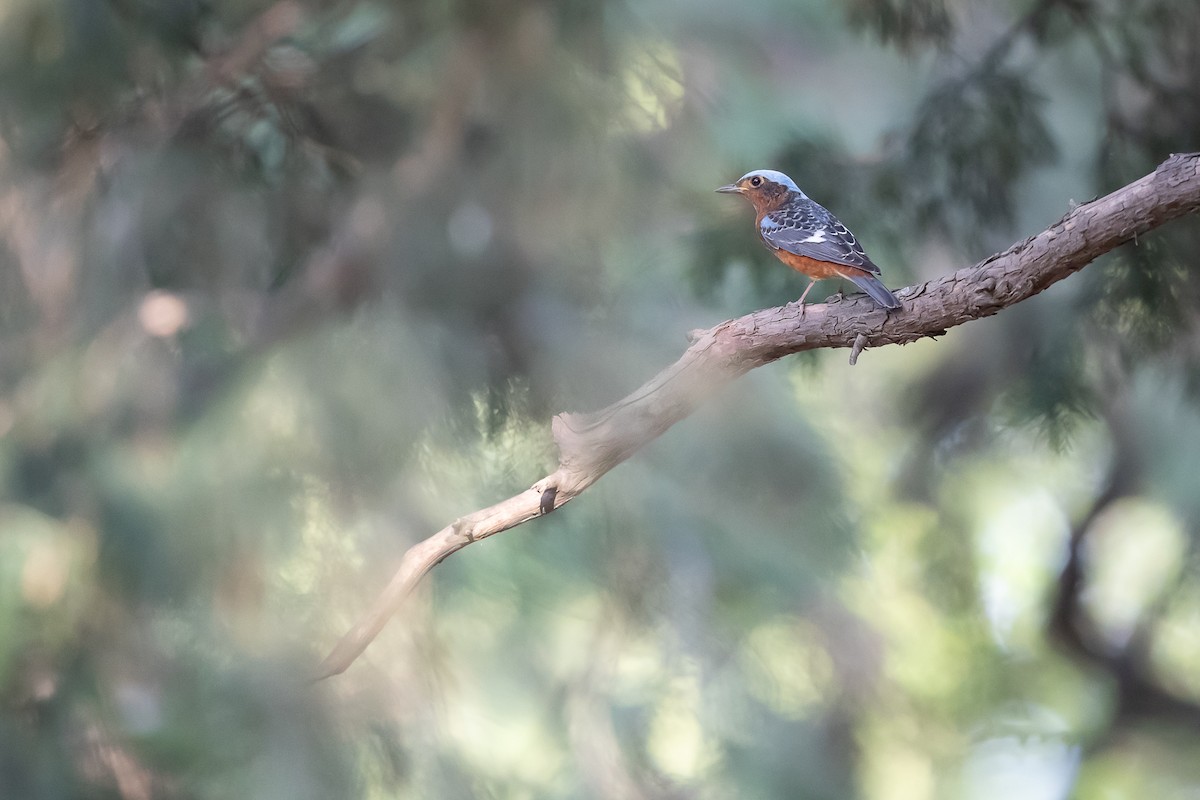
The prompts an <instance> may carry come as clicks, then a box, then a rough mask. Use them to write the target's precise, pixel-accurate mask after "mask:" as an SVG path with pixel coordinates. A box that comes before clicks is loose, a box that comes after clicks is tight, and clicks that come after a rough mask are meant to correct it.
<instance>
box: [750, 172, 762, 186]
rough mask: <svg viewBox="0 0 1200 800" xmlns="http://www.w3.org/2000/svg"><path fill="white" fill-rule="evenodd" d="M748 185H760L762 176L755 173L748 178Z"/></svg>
mask: <svg viewBox="0 0 1200 800" xmlns="http://www.w3.org/2000/svg"><path fill="white" fill-rule="evenodd" d="M750 185H751V186H754V187H758V186H762V176H761V175H755V176H754V177H753V178H751V179H750Z"/></svg>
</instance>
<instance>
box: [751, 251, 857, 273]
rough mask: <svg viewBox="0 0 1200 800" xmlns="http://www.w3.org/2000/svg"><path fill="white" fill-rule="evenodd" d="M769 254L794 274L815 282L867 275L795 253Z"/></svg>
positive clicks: (847, 267) (777, 252)
mask: <svg viewBox="0 0 1200 800" xmlns="http://www.w3.org/2000/svg"><path fill="white" fill-rule="evenodd" d="M771 252H773V253H774V254H775V257H776V258H778V259H779V260H780V261H782V262H783V263H785V264H787V265H788V266H789V267H791V268H792V269H794V270H796V272H799V273H801V274H804V275H807V276H808V277H810V278H812V279H813V280H816V281H819V280H823V279H825V278H848V277H850V276H851V275H855V274H864V275H865V274H867V271H866V270H863V269H859V268H857V267H849V266H846V265H845V264H834V263H833V262H832V261H819V260H817V259H815V258H809V257H808V256H798V255H796V254H795V253H789V252H788V251H787V250H775V249H772V251H771Z"/></svg>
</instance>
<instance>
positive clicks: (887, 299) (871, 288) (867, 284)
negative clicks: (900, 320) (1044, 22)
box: [849, 272, 900, 309]
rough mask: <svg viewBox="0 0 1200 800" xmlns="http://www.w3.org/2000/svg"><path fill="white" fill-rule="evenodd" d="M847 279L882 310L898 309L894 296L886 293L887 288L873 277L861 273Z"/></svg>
mask: <svg viewBox="0 0 1200 800" xmlns="http://www.w3.org/2000/svg"><path fill="white" fill-rule="evenodd" d="M849 278H850V280H852V281H854V285H855V286H857V287H858V288H860V289H862V290H863V291H864V292H866V293H867V294H869V295H870V296H871V299H872V300H874V301H875V302H876V303H878V304H879V305H880V306H882V307H883V308H887V309H892V308H899V307H900V301H899V300H897V299H896V295H894V294H892V293H891V292H890V291H888V288H887V287H886V286H884V285H883V283H882V282H881V281H880V280H879V279H878V278H876V277H875V276H874V275H871V274H870V273H867V272H863V273H860V274H856V275H851V276H849Z"/></svg>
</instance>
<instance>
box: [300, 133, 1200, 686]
mask: <svg viewBox="0 0 1200 800" xmlns="http://www.w3.org/2000/svg"><path fill="white" fill-rule="evenodd" d="M1197 208H1200V154H1195V153H1192V154H1178V155H1173V156H1172V157H1171V158H1169V159H1167V160H1166V161H1165V162H1163V163H1162V164H1161V165H1160V166H1159V167H1158V168H1157V169H1156V170H1155V171H1154V172H1152V173H1150V174H1149V175H1146V176H1145V177H1143V178H1141V179H1139V180H1137V181H1134V182H1133V183H1131V184H1129V185H1127V186H1125V187H1123V188H1121V189H1118V190H1117V191H1115V192H1113V193H1111V194H1109V195H1107V196H1105V197H1102V198H1100V199H1098V200H1094V201H1092V202H1090V203H1086V204H1084V205H1081V206H1079V207H1077V208H1075V209H1073V210H1072V211H1070V212H1069V213H1068V214H1066V216H1064V217H1063V218H1062V219H1061V220H1059V221H1058V222H1057V223H1055V224H1054V225H1051V226H1050V227H1049V228H1047V229H1046V230H1044V231H1042V232H1041V233H1039V234H1037V235H1036V236H1032V237H1030V238H1028V239H1025V240H1024V241H1021V242H1018V243H1016V244H1014V245H1013V246H1011V247H1009V248H1008V249H1007V250H1005V251H1004V252H1002V253H998V254H996V255H993V256H991V257H989V258H987V259H984V260H983V261H981V262H980V263H978V264H976V265H975V266H973V267H968V268H965V269H961V270H958V271H957V272H954V273H951V274H950V275H946V276H943V277H940V278H936V279H934V280H931V281H927V282H926V283H924V284H920V285H917V286H912V287H908V288H906V289H903V290H901V291H899V292H897V295H898V296H899V297H900V298H901V300H902V301H903V303H904V308H903V309H902V310H900V311H899V312H894V313H892V314H890V315H889V314H885V313H884V312H883V311H881V310H879V309H876V308H874V307H873V306H872V305H871V304H870V303H869V301H867V300H866V299H864V298H856V299H852V300H846V301H841V302H833V303H826V304H824V305H816V306H809V307H807V309H806V310H805V313H804V314H803V315H802V314H801V308H800V307H797V306H792V305H788V306H783V307H779V308H770V309H764V310H761V311H756V312H754V313H752V314H747V315H745V316H743V317H739V318H738V319H734V320H729V321H726V322H723V323H721V324H719V325H717V326H715V327H713V328H710V329H708V330H704V331H695V332H693V333H692V334H691V335H690V338H691V340H692V344H691V346H690V347H688V349H687V350H686V351H685V352H684V354H683V356H682V357H681V358H680V359H679V360H678V361H676V362H675V363H674V364H672V365H671V366H669V367H667V368H666V369H665V370H663V371H662V372H660V373H659V374H658V375H656V376H654V377H653V378H652V379H650V380H649V381H648V382H646V383H645V384H644V385H643V386H641V387H640V388H639V389H637V390H636V391H634V392H632V393H631V394H630V395H628V396H627V397H625V398H623V399H621V400H619V401H617V402H616V403H614V404H612V405H611V406H608V407H607V408H605V409H602V410H601V411H598V412H595V413H590V414H560V415H558V416H556V417H555V418H554V420H553V423H552V431H553V435H554V441H555V443H556V444H557V446H558V450H559V467H558V469H557V470H556V471H555V472H553V473H552V474H550V475H548V476H546V477H545V478H543V479H542V480H540V481H538V482H537V483H536V484H534V486H533V487H532V488H530V489H529V490H526V491H524V492H521V493H520V494H518V495H515V496H513V497H510V498H508V499H507V500H504V501H502V502H500V503H497V504H495V505H493V506H490V507H488V508H485V509H482V510H480V511H476V512H474V513H472V514H469V515H467V516H464V517H460V518H459V519H457V520H455V521H454V522H453V523H451V524H450V525H448V526H446V527H445V528H443V529H442V530H440V531H438V532H437V533H435V534H434V535H433V536H431V537H429V538H428V539H425V540H424V541H422V542H419V543H417V544H415V545H413V546H412V547H411V548H409V550H408V551H407V552H406V553H405V554H404V557H403V559H402V561H401V564H400V567H399V569H398V570H397V571H396V574H395V575H394V576H393V578H392V580H391V582H390V583H389V584H388V586H387V588H386V589H384V591H383V592H382V593H381V594H380V595H379V597H378V598H377V599H376V600H375V602H374V603H373V604H372V606H371V608H370V609H369V610H368V611H367V612H366V613H365V614H364V615H363V616H362V618H361V619H360V620H359V621H358V622H357V623H356V624H355V625H354V627H353V628H351V630H350V631H349V632H347V633H346V634H345V635H344V636H343V637H342V639H341V640H340V641H339V642H338V644H337V645H336V646H335V647H334V649H333V651H332V652H331V653H330V654H329V655H328V656H327V657H326V658H325V660H324V661H323V662H321V664H320V665H319V667H318V669H317V678H318V679H320V678H326V677H330V676H332V675H336V674H339V673H341V672H343V671H344V670H345V669H346V668H347V667H348V666H350V664H351V663H353V662H354V660H355V659H356V658H357V657H358V656H359V655H360V654H361V653H362V652H363V650H364V649H366V647H367V645H368V644H370V643H371V641H372V640H373V639H374V638H375V637H376V636H377V635H378V634H379V632H380V631H381V630H382V629H383V626H384V625H385V624H386V623H387V620H388V619H389V618H390V617H391V615H392V614H393V613H395V611H396V610H397V609H398V608H399V606H400V605H401V603H402V602H403V601H404V599H405V597H407V595H408V594H409V592H410V591H412V589H413V587H414V586H416V584H417V583H418V582H419V581H420V579H421V578H422V577H424V575H425V574H426V573H428V572H429V571H430V570H431V569H432V568H433V567H434V566H436V565H437V564H438V563H440V562H441V561H442V560H443V559H445V558H446V557H447V556H449V555H451V554H453V553H455V552H457V551H458V550H461V549H462V548H464V547H466V546H467V545H469V544H471V543H472V542H475V541H478V540H480V539H484V538H487V537H488V536H492V535H494V534H497V533H500V532H502V531H506V530H509V529H510V528H514V527H516V526H517V525H520V524H522V523H524V522H528V521H529V520H531V519H534V518H535V517H538V516H541V515H543V514H544V513H548V512H549V511H551V510H553V509H554V508H557V507H559V506H561V505H563V504H564V503H566V502H568V501H570V500H571V499H573V498H574V497H576V496H577V495H578V494H580V493H581V492H583V491H584V490H585V489H587V488H588V487H589V486H591V485H592V484H593V483H595V482H596V481H597V480H599V479H600V478H601V477H602V476H603V475H604V474H605V473H606V472H608V471H609V470H610V469H612V468H613V467H615V466H616V465H617V464H620V463H621V462H622V461H624V460H626V459H627V458H629V457H630V456H631V455H632V454H633V453H634V452H636V451H637V450H638V449H639V448H640V447H642V446H643V445H645V444H647V443H648V442H650V441H652V440H653V439H655V438H656V437H657V436H659V435H660V434H662V433H663V432H664V431H666V430H667V429H668V428H670V427H671V426H672V425H674V424H675V423H676V422H678V421H680V420H681V419H683V418H685V417H686V416H688V415H689V414H690V413H691V412H692V411H693V410H694V409H695V408H696V407H697V406H698V405H699V404H700V403H701V402H703V401H704V400H705V399H707V398H708V397H711V396H712V395H713V394H715V393H716V392H717V391H718V390H720V389H721V388H722V387H723V386H724V385H726V384H727V383H729V382H731V381H732V380H734V379H735V378H737V377H739V376H741V375H742V374H744V373H746V372H748V371H750V370H751V369H754V368H755V367H759V366H763V365H765V364H769V363H771V362H773V361H775V360H777V359H779V358H782V357H783V356H786V355H791V354H793V353H798V352H801V351H804V350H812V349H816V348H823V347H851V346H854V344H855V341H856V340H858V339H859V337H860V336H861V337H865V340H866V343H865V345H866V347H877V346H880V345H885V344H905V343H907V342H912V341H915V340H917V339H920V338H923V337H926V336H937V335H940V334H942V333H944V332H945V331H946V330H948V329H949V328H951V327H954V326H956V325H961V324H962V323H964V322H968V321H970V320H974V319H979V318H981V317H987V316H991V315H993V314H995V313H997V312H998V311H1000V310H1001V309H1004V308H1007V307H1008V306H1011V305H1014V304H1016V303H1019V302H1021V301H1022V300H1025V299H1027V298H1029V297H1032V296H1033V295H1035V294H1037V293H1039V292H1041V291H1043V290H1044V289H1046V288H1047V287H1049V286H1050V285H1051V284H1053V283H1056V282H1057V281H1060V280H1062V279H1063V278H1065V277H1067V276H1068V275H1071V274H1072V273H1074V272H1076V271H1078V270H1080V269H1082V268H1083V267H1084V266H1086V265H1087V264H1089V263H1091V262H1092V261H1093V260H1095V259H1096V258H1097V257H1099V256H1100V255H1103V254H1104V253H1106V252H1108V251H1110V250H1112V249H1114V248H1115V247H1118V246H1119V245H1121V244H1124V243H1126V242H1129V241H1132V240H1134V239H1135V237H1137V236H1139V235H1141V234H1144V233H1146V232H1147V231H1150V230H1152V229H1154V228H1156V227H1158V226H1159V225H1162V224H1163V223H1165V222H1168V221H1170V220H1172V219H1175V218H1177V217H1180V216H1183V215H1185V214H1188V213H1191V212H1194V211H1195V210H1196V209H1197ZM860 343H861V341H860Z"/></svg>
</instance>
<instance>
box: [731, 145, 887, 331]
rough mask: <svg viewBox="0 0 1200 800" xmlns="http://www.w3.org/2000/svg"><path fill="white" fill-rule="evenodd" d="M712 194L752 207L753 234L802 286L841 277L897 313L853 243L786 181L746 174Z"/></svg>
mask: <svg viewBox="0 0 1200 800" xmlns="http://www.w3.org/2000/svg"><path fill="white" fill-rule="evenodd" d="M716 191H718V192H722V193H725V194H740V195H742V196H743V197H745V198H746V199H747V200H749V201H750V203H751V205H753V206H754V211H755V222H757V223H758V235H759V236H761V237H762V240H763V244H765V245H766V246H767V249H768V250H770V251H771V252H772V253H774V254H775V257H776V258H778V259H779V260H780V261H782V262H783V263H784V264H787V265H788V266H789V267H791V268H792V269H794V270H796V271H797V272H799V273H801V274H803V275H806V276H808V278H809V279H810V281H809V284H808V287H807V288H806V289H805V290H804V293H803V294H801V295H800V299H799V300H798V301H797V302H798V303H799V305H800V308H801V313H803V309H804V298H805V297H807V296H808V293H809V291H811V290H812V287H813V285H814V284H815V283H816V282H817V281H819V280H822V279H825V278H845V279H846V280H848V281H852V282H853V283H854V285H855V286H857V287H858V288H860V289H862V290H863V291H864V292H866V293H867V294H868V295H870V297H871V299H872V300H874V301H875V303H876V304H877V305H879V306H880V307H881V308H884V309H887V310H889V311H890V310H893V309H897V308H900V301H899V300H897V299H896V296H895V295H894V294H892V293H891V292H890V291H889V290H888V288H887V287H886V286H884V285H883V282H882V281H880V280H879V278H878V277H876V276H877V275H879V267H877V266H875V262H873V261H871V259H870V258H868V257H867V254H866V252H864V251H863V249H862V245H860V244H859V243H858V239H856V238H855V236H854V234H853V233H851V232H850V229H849V228H847V227H846V226H845V225H843V224H842V222H841V220H839V219H838V218H837V217H835V216H834V215H833V214H831V213H830V212H829V211H828V210H827V209H826V208H825V207H824V206H822V205H821V204H819V203H817V202H815V201H813V200H812V199H810V198H809V196H808V195H806V194H805V193H804V192H802V191H800V187H798V186H797V185H796V183H795V181H793V180H792V179H791V178H789V177H788V176H787V175H784V174H783V173H782V172H778V171H776V170H773V169H756V170H754V171H753V172H747V173H746V174H745V175H743V176H742V177H741V178H738V180H737V182H736V183H731V184H728V185H727V186H721V187H718V188H717V190H716Z"/></svg>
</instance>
